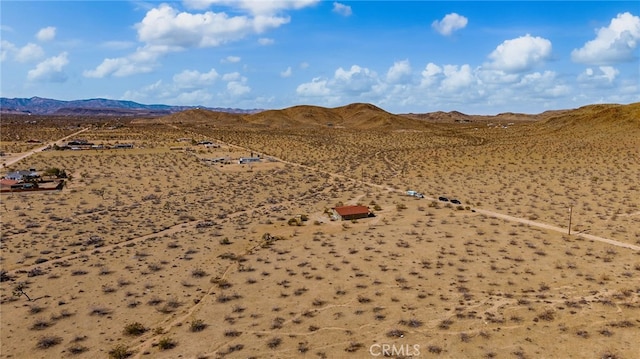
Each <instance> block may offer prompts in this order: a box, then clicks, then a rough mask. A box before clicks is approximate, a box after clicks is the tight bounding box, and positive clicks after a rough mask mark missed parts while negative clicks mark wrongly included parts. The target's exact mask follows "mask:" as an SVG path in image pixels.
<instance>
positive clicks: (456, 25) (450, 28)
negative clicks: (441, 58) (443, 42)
mask: <svg viewBox="0 0 640 359" xmlns="http://www.w3.org/2000/svg"><path fill="white" fill-rule="evenodd" d="M468 22H469V20H468V19H467V18H466V17H464V16H462V15H458V14H456V13H455V12H454V13H451V14H447V15H445V17H443V18H442V20H440V21H438V20H435V21H434V22H433V23H431V27H432V28H434V29H435V30H436V31H437V32H438V33H440V34H441V35H444V36H449V35H451V34H453V32H454V31H457V30H460V29H464V28H465V27H466V26H467V23H468Z"/></svg>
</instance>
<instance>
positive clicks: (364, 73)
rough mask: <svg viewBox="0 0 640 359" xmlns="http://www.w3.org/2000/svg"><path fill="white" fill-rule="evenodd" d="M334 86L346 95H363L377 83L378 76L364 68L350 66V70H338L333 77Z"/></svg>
mask: <svg viewBox="0 0 640 359" xmlns="http://www.w3.org/2000/svg"><path fill="white" fill-rule="evenodd" d="M333 82H334V86H335V87H336V88H337V89H338V90H339V91H340V92H344V93H348V94H363V93H366V92H369V91H371V90H372V89H373V86H374V85H376V84H377V83H378V75H377V74H376V73H375V72H374V71H371V70H369V69H368V68H365V67H360V66H358V65H352V66H351V68H350V69H347V70H345V69H343V68H342V67H340V68H338V69H337V70H336V71H335V74H334V77H333Z"/></svg>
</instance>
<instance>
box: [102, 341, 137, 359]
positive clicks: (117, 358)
mask: <svg viewBox="0 0 640 359" xmlns="http://www.w3.org/2000/svg"><path fill="white" fill-rule="evenodd" d="M108 354H109V358H112V359H125V358H128V357H130V356H131V355H132V354H133V353H132V352H131V351H130V350H129V348H127V347H126V346H125V345H124V344H118V345H116V346H115V347H114V348H113V349H111V350H109V353H108Z"/></svg>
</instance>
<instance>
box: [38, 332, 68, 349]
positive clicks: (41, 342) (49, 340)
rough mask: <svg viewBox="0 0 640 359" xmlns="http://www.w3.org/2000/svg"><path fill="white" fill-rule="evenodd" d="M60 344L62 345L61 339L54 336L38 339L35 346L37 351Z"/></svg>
mask: <svg viewBox="0 0 640 359" xmlns="http://www.w3.org/2000/svg"><path fill="white" fill-rule="evenodd" d="M60 343H62V338H61V337H59V336H55V335H47V336H43V337H40V339H38V343H37V344H36V347H37V348H38V349H48V348H51V347H53V346H56V345H58V344H60Z"/></svg>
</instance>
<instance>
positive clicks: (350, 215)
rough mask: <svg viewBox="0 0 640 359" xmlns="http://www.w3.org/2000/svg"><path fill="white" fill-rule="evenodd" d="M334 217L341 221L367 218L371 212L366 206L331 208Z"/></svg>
mask: <svg viewBox="0 0 640 359" xmlns="http://www.w3.org/2000/svg"><path fill="white" fill-rule="evenodd" d="M333 215H334V217H336V218H338V219H341V220H343V221H350V220H352V219H359V218H367V217H369V216H370V215H371V211H370V210H369V207H367V206H340V207H335V208H333Z"/></svg>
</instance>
